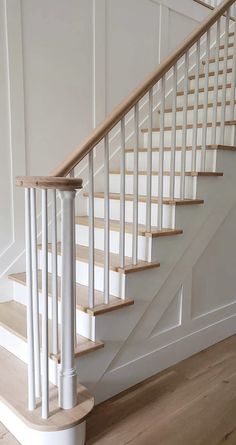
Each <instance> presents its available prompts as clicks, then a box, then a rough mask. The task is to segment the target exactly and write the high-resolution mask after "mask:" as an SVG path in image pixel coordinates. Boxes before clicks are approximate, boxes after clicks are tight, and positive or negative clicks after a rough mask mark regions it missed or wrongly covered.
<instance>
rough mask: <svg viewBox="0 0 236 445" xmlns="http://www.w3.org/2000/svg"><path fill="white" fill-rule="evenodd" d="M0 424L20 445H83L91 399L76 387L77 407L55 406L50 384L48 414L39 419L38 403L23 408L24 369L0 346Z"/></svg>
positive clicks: (55, 391) (25, 387) (25, 383)
mask: <svg viewBox="0 0 236 445" xmlns="http://www.w3.org/2000/svg"><path fill="white" fill-rule="evenodd" d="M0 363H2V364H4V366H1V365H0V421H1V422H2V423H3V424H4V425H5V427H6V428H7V429H8V430H9V431H10V432H11V433H12V434H13V435H14V436H15V438H16V439H17V440H18V441H19V442H20V443H21V444H22V445H31V444H32V443H34V445H49V444H52V443H56V444H57V445H83V444H84V442H85V427H86V422H85V420H86V417H87V416H88V414H89V413H90V412H91V411H92V409H93V406H94V399H93V397H92V396H91V395H90V394H89V392H88V391H87V389H86V388H85V387H84V386H83V385H78V405H77V406H75V407H74V408H72V409H70V410H62V409H60V408H59V407H58V403H57V395H58V389H57V387H56V386H54V385H50V415H49V418H48V419H47V420H43V419H42V418H41V406H40V405H41V404H40V403H39V402H38V403H37V407H36V409H35V410H34V411H28V409H27V366H26V365H25V364H24V363H22V362H21V361H20V360H19V359H17V358H16V357H15V356H14V355H12V354H10V353H9V352H8V351H7V350H6V349H4V348H2V347H0Z"/></svg>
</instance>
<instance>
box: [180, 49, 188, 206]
mask: <svg viewBox="0 0 236 445" xmlns="http://www.w3.org/2000/svg"><path fill="white" fill-rule="evenodd" d="M188 71H189V51H187V52H186V53H185V55H184V96H183V132H182V150H181V182H180V190H181V199H184V198H185V169H186V148H187V123H188Z"/></svg>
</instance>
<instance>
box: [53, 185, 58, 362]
mask: <svg viewBox="0 0 236 445" xmlns="http://www.w3.org/2000/svg"><path fill="white" fill-rule="evenodd" d="M52 352H53V354H55V355H56V354H58V352H59V345H58V281H57V193H56V190H52Z"/></svg>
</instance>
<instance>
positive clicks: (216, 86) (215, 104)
mask: <svg viewBox="0 0 236 445" xmlns="http://www.w3.org/2000/svg"><path fill="white" fill-rule="evenodd" d="M219 57H220V19H219V20H218V21H217V25H216V48H215V77H214V89H213V91H214V94H213V115H212V145H215V144H216V130H217V127H216V124H217V109H218V94H219Z"/></svg>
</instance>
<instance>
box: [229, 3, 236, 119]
mask: <svg viewBox="0 0 236 445" xmlns="http://www.w3.org/2000/svg"><path fill="white" fill-rule="evenodd" d="M231 15H232V16H233V17H234V19H235V22H234V25H233V30H234V53H233V64H232V86H231V97H230V120H234V116H235V86H236V4H234V5H233V6H232V14H231Z"/></svg>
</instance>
